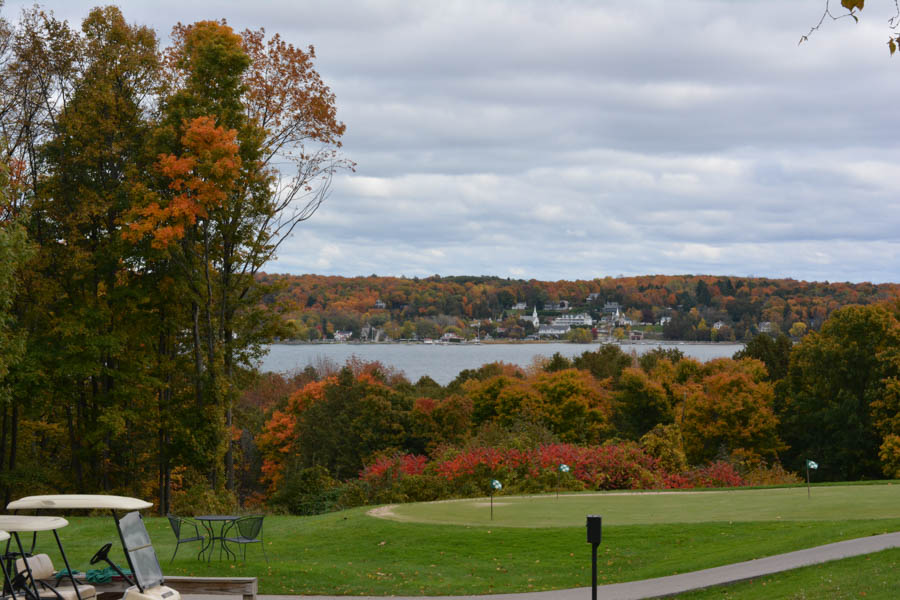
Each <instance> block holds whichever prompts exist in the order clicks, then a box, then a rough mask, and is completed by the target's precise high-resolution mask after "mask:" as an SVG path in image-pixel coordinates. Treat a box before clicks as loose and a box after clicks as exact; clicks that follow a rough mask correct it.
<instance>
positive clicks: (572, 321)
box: [553, 313, 594, 327]
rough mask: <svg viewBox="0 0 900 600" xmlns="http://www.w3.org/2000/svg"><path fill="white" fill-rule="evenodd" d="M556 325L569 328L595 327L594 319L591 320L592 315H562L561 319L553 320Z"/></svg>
mask: <svg viewBox="0 0 900 600" xmlns="http://www.w3.org/2000/svg"><path fill="white" fill-rule="evenodd" d="M553 324H554V325H568V326H569V327H574V326H578V325H581V326H585V327H593V325H594V319H592V318H591V315H589V314H587V313H580V314H577V315H562V316H561V317H556V318H555V319H553Z"/></svg>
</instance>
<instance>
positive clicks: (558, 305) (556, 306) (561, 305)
mask: <svg viewBox="0 0 900 600" xmlns="http://www.w3.org/2000/svg"><path fill="white" fill-rule="evenodd" d="M544 310H555V311H563V310H569V301H568V300H560V301H559V302H548V303H546V304H545V305H544Z"/></svg>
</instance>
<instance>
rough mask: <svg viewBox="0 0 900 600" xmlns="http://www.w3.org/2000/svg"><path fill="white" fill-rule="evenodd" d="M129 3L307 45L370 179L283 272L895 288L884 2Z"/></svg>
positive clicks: (172, 17)
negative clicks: (778, 280) (687, 277)
mask: <svg viewBox="0 0 900 600" xmlns="http://www.w3.org/2000/svg"><path fill="white" fill-rule="evenodd" d="M91 4H92V3H90V2H81V1H80V0H78V1H75V0H67V1H65V2H63V0H55V1H53V2H47V3H46V5H47V6H48V7H49V8H51V9H53V10H55V11H56V13H57V15H58V16H61V17H65V18H69V19H71V20H73V21H74V22H78V21H79V20H80V18H82V17H83V16H84V15H85V14H86V13H87V11H88V9H89V8H90V6H91ZM121 4H122V8H123V11H124V13H125V15H126V18H128V19H129V20H131V21H135V22H140V23H147V24H150V25H152V26H154V27H156V28H157V30H158V31H160V33H161V34H162V35H163V36H164V35H165V34H166V33H167V32H168V30H169V28H170V27H171V25H172V24H173V23H175V22H176V21H182V22H191V21H194V20H198V19H206V18H222V17H224V18H227V19H228V21H229V23H230V24H232V25H233V26H235V27H236V28H244V27H252V28H258V27H265V28H266V30H267V31H269V32H272V33H274V32H279V33H281V34H282V35H283V36H284V37H285V38H286V39H288V40H289V41H291V42H293V43H294V44H297V45H302V46H305V45H307V44H313V45H315V46H316V50H317V55H318V57H319V58H318V61H317V65H318V69H319V71H320V73H321V74H322V75H323V77H324V78H325V80H326V81H327V82H328V83H329V85H330V86H331V87H332V89H333V90H334V92H335V94H336V96H337V102H338V109H339V115H340V118H341V119H342V120H343V121H344V122H346V123H347V135H346V137H345V140H344V141H345V144H344V152H345V154H346V156H347V157H348V158H350V159H352V160H354V161H356V162H357V164H358V169H357V171H356V172H355V173H344V174H342V175H341V176H339V177H337V178H336V179H335V181H334V185H333V188H332V193H331V196H330V198H329V199H328V201H327V202H326V203H325V205H323V207H322V208H321V209H320V211H319V212H318V213H317V214H316V216H315V217H313V219H311V220H310V221H308V222H306V223H305V224H303V226H301V227H300V228H298V230H297V233H296V234H295V236H294V237H293V238H292V239H291V240H289V241H288V242H287V243H286V244H285V245H284V246H283V249H282V251H281V254H280V256H279V258H278V260H277V261H276V262H274V263H273V264H272V265H270V267H269V269H268V270H270V271H272V272H292V273H305V272H315V273H322V274H340V275H367V274H370V273H377V274H379V275H408V276H413V275H418V276H422V275H430V274H434V273H438V274H441V275H450V274H496V275H501V276H511V277H523V278H532V277H534V278H538V279H573V278H590V277H597V276H606V275H613V276H615V275H619V274H624V275H637V274H649V273H667V274H673V273H714V274H732V275H759V276H771V277H794V278H797V279H817V280H849V281H862V280H869V281H875V282H883V281H897V280H898V276H897V265H898V255H900V234H898V231H900V210H898V208H900V207H898V203H900V200H898V199H897V197H896V193H895V187H896V186H895V177H896V172H897V169H896V165H898V164H900V145H898V143H897V137H898V136H897V135H896V133H895V128H896V125H895V119H894V117H895V115H896V113H897V108H896V101H895V98H897V97H898V93H900V62H898V60H900V59H897V58H894V59H891V58H890V56H889V54H888V52H887V49H886V47H885V45H884V43H883V42H885V41H886V40H887V36H888V34H889V30H888V29H887V27H886V25H885V24H884V23H885V19H886V18H888V17H889V16H891V13H890V12H885V13H884V14H882V13H879V12H878V10H882V9H883V10H886V11H890V10H893V6H892V3H890V2H885V3H882V4H883V5H884V6H877V5H872V6H871V7H868V6H867V8H866V11H865V12H864V14H863V15H862V18H861V21H860V23H859V24H854V23H853V22H852V21H851V20H847V19H845V20H841V21H837V22H830V21H829V22H826V25H825V26H824V27H823V29H822V30H821V31H818V32H816V33H815V34H814V35H813V36H812V37H811V39H810V40H809V41H808V42H806V43H804V44H802V45H799V46H798V44H797V42H798V40H799V39H800V36H801V35H802V34H804V33H806V32H807V31H808V30H809V28H810V26H811V25H814V24H815V23H816V22H817V21H818V19H819V17H820V16H821V14H822V11H823V9H824V7H825V2H824V0H803V1H798V2H790V3H786V2H778V1H776V0H767V1H755V2H734V1H732V0H718V1H714V0H705V1H690V0H688V1H684V2H678V3H672V2H668V3H666V2H663V1H662V0H655V1H654V0H623V1H620V2H603V3H597V2H588V1H578V0H569V1H564V2H552V3H551V2H542V1H537V0H535V1H531V2H529V1H523V0H506V1H500V0H466V1H457V2H440V3H438V2H416V1H413V0H407V1H402V2H401V1H399V0H394V1H388V0H385V1H374V0H369V1H367V0H358V1H346V2H340V3H334V2H325V1H307V2H288V1H286V0H285V1H282V0H268V1H266V2H260V3H255V4H254V3H247V2H244V1H234V2H212V1H209V0H206V1H203V0H197V1H196V2H193V3H183V2H174V1H171V0H166V1H163V2H122V3H121ZM19 6H20V5H19V4H17V3H15V2H7V6H6V7H5V8H4V9H3V11H4V12H3V14H4V15H5V16H6V17H7V18H14V14H15V12H17V10H18V7H19Z"/></svg>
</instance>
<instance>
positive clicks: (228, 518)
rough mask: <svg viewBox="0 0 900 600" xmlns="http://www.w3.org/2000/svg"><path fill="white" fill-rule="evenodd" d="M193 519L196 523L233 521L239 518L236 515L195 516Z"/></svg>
mask: <svg viewBox="0 0 900 600" xmlns="http://www.w3.org/2000/svg"><path fill="white" fill-rule="evenodd" d="M194 518H195V519H197V520H198V521H234V520H235V519H239V518H240V517H239V516H237V515H197V516H196V517H194Z"/></svg>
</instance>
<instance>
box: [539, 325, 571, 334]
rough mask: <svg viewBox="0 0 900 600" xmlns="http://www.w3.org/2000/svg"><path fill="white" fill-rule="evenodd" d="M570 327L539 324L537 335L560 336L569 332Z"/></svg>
mask: <svg viewBox="0 0 900 600" xmlns="http://www.w3.org/2000/svg"><path fill="white" fill-rule="evenodd" d="M570 329H571V327H569V326H568V325H541V327H540V329H538V336H553V337H561V336H564V335H566V334H567V333H569V330H570Z"/></svg>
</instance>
